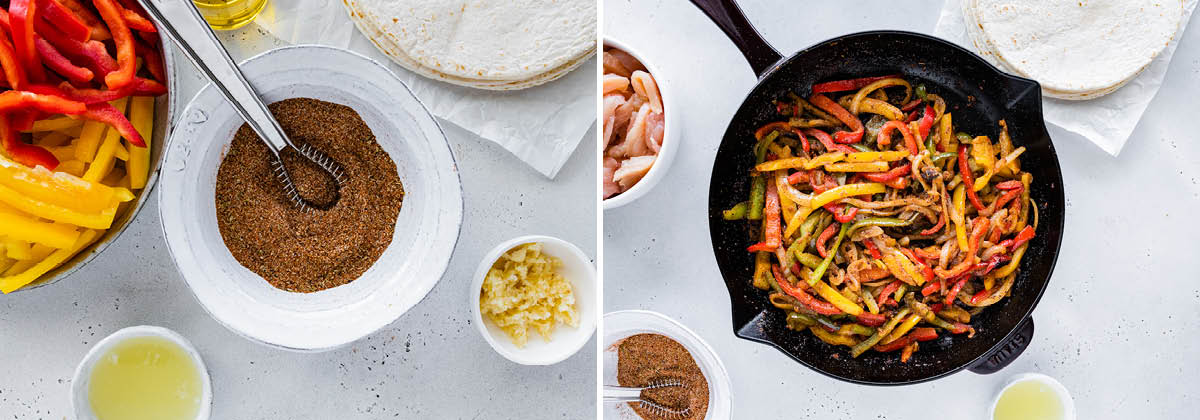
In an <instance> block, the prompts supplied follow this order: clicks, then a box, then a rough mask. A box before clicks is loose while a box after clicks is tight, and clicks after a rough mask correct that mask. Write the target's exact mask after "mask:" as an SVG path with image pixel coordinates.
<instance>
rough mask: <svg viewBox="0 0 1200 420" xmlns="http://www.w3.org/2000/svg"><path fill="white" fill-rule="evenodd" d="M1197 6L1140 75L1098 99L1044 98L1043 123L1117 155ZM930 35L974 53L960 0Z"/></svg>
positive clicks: (953, 0) (1187, 7)
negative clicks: (1073, 134)
mask: <svg viewBox="0 0 1200 420" xmlns="http://www.w3.org/2000/svg"><path fill="white" fill-rule="evenodd" d="M1196 3H1197V0H1187V2H1186V3H1184V16H1183V20H1182V21H1181V22H1180V23H1179V29H1178V31H1177V32H1176V33H1175V37H1174V38H1173V39H1172V40H1171V43H1170V44H1168V45H1167V48H1166V49H1165V50H1163V52H1162V54H1159V56H1158V58H1155V59H1154V61H1153V62H1151V63H1150V66H1148V67H1147V68H1146V70H1145V71H1143V72H1142V74H1140V75H1138V76H1137V77H1136V78H1134V79H1133V80H1131V81H1130V82H1129V83H1127V84H1126V85H1125V86H1122V87H1121V88H1120V89H1117V91H1116V92H1113V93H1110V94H1108V95H1105V96H1102V97H1100V98H1097V99H1091V100H1086V101H1068V100H1062V99H1054V98H1045V97H1043V99H1042V107H1043V110H1044V112H1045V116H1046V122H1048V123H1050V124H1054V125H1057V126H1059V127H1062V128H1063V129H1066V130H1067V131H1071V132H1074V133H1076V134H1079V135H1081V136H1083V137H1085V138H1087V139H1088V140H1090V141H1091V142H1092V143H1095V144H1096V145H1097V146H1100V148H1101V149H1104V151H1105V152H1108V154H1110V155H1113V156H1117V155H1118V154H1120V153H1121V149H1122V148H1123V147H1125V142H1126V141H1127V140H1129V135H1130V134H1131V133H1133V129H1134V128H1135V127H1137V123H1138V121H1139V120H1141V119H1142V114H1143V113H1145V112H1146V107H1147V106H1149V105H1150V101H1151V100H1153V99H1154V95H1156V94H1158V88H1159V87H1160V86H1162V81H1163V76H1165V75H1166V74H1167V67H1168V66H1169V65H1170V64H1171V56H1172V55H1173V54H1174V53H1175V46H1176V44H1178V43H1179V39H1180V38H1181V35H1182V34H1183V31H1184V29H1185V28H1187V24H1188V19H1189V18H1190V17H1191V15H1192V11H1193V10H1195V9H1196ZM933 32H934V34H935V35H937V36H939V37H942V38H945V39H946V40H949V41H951V42H954V43H956V44H959V45H961V46H963V47H964V48H967V49H969V50H972V51H974V50H975V48H974V46H972V45H971V41H970V38H968V36H967V32H966V25H965V23H964V22H963V15H962V5H961V2H960V0H946V2H945V3H944V4H943V5H942V14H941V17H940V18H939V19H938V23H937V27H936V28H935V29H934V30H933ZM985 58H988V56H985Z"/></svg>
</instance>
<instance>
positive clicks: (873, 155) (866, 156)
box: [845, 150, 908, 162]
mask: <svg viewBox="0 0 1200 420" xmlns="http://www.w3.org/2000/svg"><path fill="white" fill-rule="evenodd" d="M905 157H908V153H905V152H902V151H893V150H888V151H883V152H858V153H850V154H847V155H846V159H845V160H846V162H879V161H882V162H895V161H897V160H900V159H904V158H905Z"/></svg>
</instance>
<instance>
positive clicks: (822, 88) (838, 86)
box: [812, 74, 900, 94]
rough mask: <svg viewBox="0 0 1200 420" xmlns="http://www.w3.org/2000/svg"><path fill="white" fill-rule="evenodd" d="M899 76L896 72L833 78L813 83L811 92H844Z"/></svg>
mask: <svg viewBox="0 0 1200 420" xmlns="http://www.w3.org/2000/svg"><path fill="white" fill-rule="evenodd" d="M897 77H900V75H898V74H893V75H888V76H877V77H860V78H857V79H849V80H835V81H832V82H823V83H817V84H815V85H813V88H812V93H814V94H816V93H828V92H845V91H848V90H858V89H862V88H863V87H864V86H867V85H869V84H871V83H875V82H878V81H880V80H883V79H894V78H897Z"/></svg>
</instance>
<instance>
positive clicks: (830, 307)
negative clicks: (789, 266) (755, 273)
mask: <svg viewBox="0 0 1200 420" xmlns="http://www.w3.org/2000/svg"><path fill="white" fill-rule="evenodd" d="M771 272H772V273H773V274H774V275H775V277H774V278H775V283H776V284H778V285H779V289H780V290H782V291H783V293H785V294H787V295H788V296H791V297H793V298H796V300H797V301H799V302H800V304H802V305H804V307H806V308H808V309H809V310H812V311H813V312H816V313H818V314H821V315H837V314H840V313H842V310H841V309H838V307H837V306H835V305H834V304H831V303H828V302H822V301H820V300H817V299H816V298H814V297H813V296H812V295H810V294H808V292H805V291H804V289H802V288H801V287H800V286H799V285H792V283H791V281H790V280H789V279H788V278H787V277H786V276H784V275H783V270H781V269H780V268H779V266H777V265H776V266H772V267H771ZM822 283H824V282H822Z"/></svg>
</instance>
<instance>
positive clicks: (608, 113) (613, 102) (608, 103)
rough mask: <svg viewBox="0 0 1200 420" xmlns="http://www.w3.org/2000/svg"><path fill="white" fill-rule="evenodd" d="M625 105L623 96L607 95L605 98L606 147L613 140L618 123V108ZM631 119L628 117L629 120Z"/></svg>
mask: <svg viewBox="0 0 1200 420" xmlns="http://www.w3.org/2000/svg"><path fill="white" fill-rule="evenodd" d="M624 104H625V97H624V96H621V95H607V96H605V97H604V147H608V144H609V143H611V142H612V140H613V133H614V132H616V130H614V128H615V126H616V123H617V108H618V107H620V106H621V105H624ZM628 119H629V117H626V120H628Z"/></svg>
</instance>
